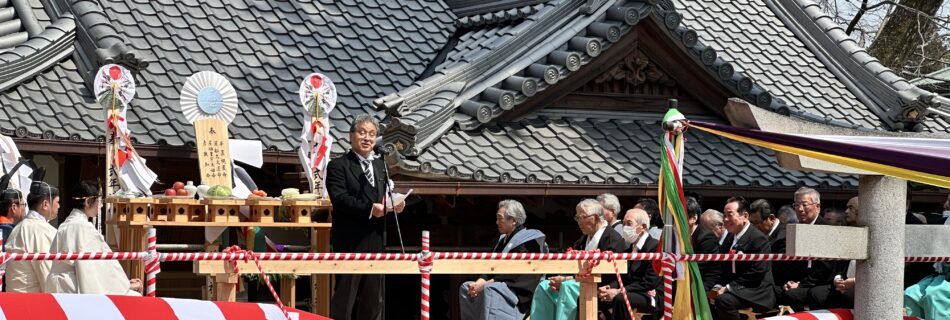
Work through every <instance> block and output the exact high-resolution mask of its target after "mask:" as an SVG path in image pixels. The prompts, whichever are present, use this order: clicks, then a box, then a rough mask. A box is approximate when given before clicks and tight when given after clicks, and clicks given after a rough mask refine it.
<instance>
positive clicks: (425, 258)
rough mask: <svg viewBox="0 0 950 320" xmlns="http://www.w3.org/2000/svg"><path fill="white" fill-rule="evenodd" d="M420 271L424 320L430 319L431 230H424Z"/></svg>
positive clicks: (420, 254)
mask: <svg viewBox="0 0 950 320" xmlns="http://www.w3.org/2000/svg"><path fill="white" fill-rule="evenodd" d="M418 257H419V273H420V274H421V275H422V277H421V278H422V304H421V313H422V320H429V299H430V298H429V289H430V285H431V282H430V273H431V272H432V253H431V252H429V231H428V230H426V231H422V252H420V253H419V255H418Z"/></svg>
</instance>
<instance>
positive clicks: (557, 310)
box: [531, 199, 629, 320]
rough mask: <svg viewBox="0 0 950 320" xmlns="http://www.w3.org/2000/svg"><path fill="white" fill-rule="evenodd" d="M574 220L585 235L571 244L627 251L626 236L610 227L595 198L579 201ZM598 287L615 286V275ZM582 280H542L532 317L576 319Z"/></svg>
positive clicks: (554, 277)
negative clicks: (579, 281)
mask: <svg viewBox="0 0 950 320" xmlns="http://www.w3.org/2000/svg"><path fill="white" fill-rule="evenodd" d="M574 209H575V215H574V221H576V222H577V227H578V228H579V229H581V233H583V235H582V236H581V238H580V239H577V241H575V242H574V245H573V246H572V247H571V248H573V249H574V250H578V251H581V250H583V251H592V250H600V251H611V252H624V251H627V249H628V248H629V247H628V246H627V245H626V243H624V240H623V237H622V236H621V235H620V234H619V233H617V231H615V230H614V229H612V228H608V227H607V221H606V220H605V219H604V209H603V207H601V205H600V202H598V201H597V200H595V199H584V200H581V202H580V203H578V204H577V207H575V208H574ZM602 279H603V281H601V282H600V284H598V287H603V286H611V287H614V286H616V284H615V282H616V281H617V279H616V278H613V279H611V277H603V278H602ZM578 296H580V283H578V282H577V281H575V280H574V279H573V276H553V277H549V278H548V279H547V280H544V281H541V283H539V284H538V287H537V288H536V289H535V290H534V297H533V298H532V300H531V318H532V319H545V320H548V319H564V320H567V319H576V318H577V298H578Z"/></svg>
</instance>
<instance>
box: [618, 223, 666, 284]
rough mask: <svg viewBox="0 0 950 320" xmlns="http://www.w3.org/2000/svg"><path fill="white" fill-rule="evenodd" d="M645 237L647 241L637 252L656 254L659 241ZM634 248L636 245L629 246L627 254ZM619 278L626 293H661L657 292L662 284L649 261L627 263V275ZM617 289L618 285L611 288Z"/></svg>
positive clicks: (648, 236)
mask: <svg viewBox="0 0 950 320" xmlns="http://www.w3.org/2000/svg"><path fill="white" fill-rule="evenodd" d="M646 237H647V240H646V241H644V242H643V248H640V250H639V251H637V252H642V253H648V252H656V247H657V246H659V245H660V241H659V240H656V239H654V238H653V237H651V236H650V235H649V234H647V235H646ZM634 246H636V243H634V244H633V245H632V246H630V250H628V252H633V248H634ZM621 277H622V278H623V284H624V290H626V291H627V292H635V293H643V294H646V293H647V291H650V290H657V293H658V294H659V293H660V292H661V291H660V290H658V289H660V285H661V284H662V282H661V281H660V276H659V275H657V274H656V270H653V263H652V261H650V260H630V261H627V274H625V275H621ZM619 287H620V285H619V284H615V285H614V286H612V288H615V289H616V288H619Z"/></svg>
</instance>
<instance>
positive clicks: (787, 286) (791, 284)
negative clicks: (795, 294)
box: [785, 281, 798, 291]
mask: <svg viewBox="0 0 950 320" xmlns="http://www.w3.org/2000/svg"><path fill="white" fill-rule="evenodd" d="M796 288H798V282H795V281H789V282H788V283H786V284H785V291H788V290H792V289H796Z"/></svg>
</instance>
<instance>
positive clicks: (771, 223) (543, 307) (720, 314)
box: [459, 187, 950, 319]
mask: <svg viewBox="0 0 950 320" xmlns="http://www.w3.org/2000/svg"><path fill="white" fill-rule="evenodd" d="M697 198H698V199H699V200H698V199H697ZM701 199H702V198H701V196H698V195H696V194H690V196H687V197H686V203H685V205H686V208H685V209H686V213H687V222H688V230H689V237H690V242H691V244H692V247H693V249H694V252H696V253H733V254H740V253H741V254H753V253H777V254H784V253H786V228H787V226H788V225H789V224H795V223H799V224H818V225H835V226H851V227H858V226H861V224H860V223H859V217H860V212H859V202H858V201H859V199H858V197H853V198H851V199H849V200H848V201H847V205H846V207H845V208H844V209H840V208H835V207H828V208H823V207H822V203H821V195H820V194H819V192H818V191H816V190H814V189H812V188H807V187H804V188H800V189H799V190H797V191H796V192H795V193H794V195H793V196H792V203H791V204H790V205H783V206H781V207H778V209H776V207H774V206H773V205H772V204H771V203H769V201H767V200H765V199H757V200H754V201H751V202H749V201H747V200H746V199H744V198H742V197H732V198H729V199H728V200H727V201H726V202H725V203H724V204H723V207H722V211H719V210H716V209H706V210H705V211H704V210H703V207H702V205H701V202H702V200H701ZM944 206H945V210H946V211H945V213H944V216H950V196H948V198H947V201H946V203H945V204H944ZM525 219H526V215H525V212H524V208H523V206H522V205H521V204H520V203H519V202H518V201H515V200H504V201H502V202H501V203H499V204H498V211H497V212H496V216H495V222H496V224H497V226H498V231H499V233H500V234H499V236H498V239H497V240H496V241H495V242H494V243H493V244H492V248H493V249H492V250H493V252H547V244H546V243H545V236H544V234H543V233H542V232H541V231H538V230H534V229H527V228H526V227H525ZM945 219H946V217H944V220H945ZM574 220H575V221H576V223H577V227H578V229H579V230H580V231H581V234H582V235H581V237H580V238H579V239H577V241H575V242H574V243H573V245H572V246H571V248H572V249H574V250H600V251H611V252H634V253H635V252H656V251H657V247H658V246H659V243H660V241H659V240H660V237H662V232H663V222H662V219H659V209H658V206H657V203H656V201H654V200H651V199H640V200H638V201H637V202H636V205H635V206H634V208H632V209H629V210H627V211H622V209H621V207H620V201H619V199H618V198H617V197H616V196H614V195H612V194H602V195H600V196H598V197H597V198H596V199H584V200H582V201H581V202H580V203H578V204H577V206H576V208H575V216H574ZM940 222H941V223H944V221H943V220H941V221H940ZM947 223H948V224H950V221H948V222H947ZM698 266H699V270H700V274H701V277H702V279H703V287H704V288H705V289H706V291H707V293H708V298H709V300H710V307H711V308H712V312H713V315H714V317H715V318H716V319H740V310H743V309H751V310H753V312H756V313H759V314H765V313H769V312H775V311H776V310H777V309H778V308H779V306H787V307H789V308H790V309H792V310H795V311H802V310H817V309H830V308H853V306H854V291H855V290H854V288H855V283H856V282H857V281H860V279H856V278H855V266H856V262H855V261H853V260H851V261H847V260H845V261H776V262H768V261H738V262H731V261H729V262H714V261H710V262H701V263H698ZM929 268H930V269H929V270H930V274H929V275H927V276H926V277H925V278H923V279H922V280H920V281H915V282H914V283H910V284H908V286H909V287H908V288H907V290H906V292H905V305H906V306H907V314H909V315H916V316H921V315H926V316H928V318H933V317H937V318H939V317H950V311H947V310H948V309H950V308H946V307H947V305H948V303H947V301H946V300H947V299H946V297H948V296H950V295H948V293H950V282H948V281H950V278H948V277H950V264H937V265H936V266H934V265H933V264H929ZM574 277H575V275H547V276H545V277H539V276H536V275H523V276H512V275H505V276H502V275H494V276H492V275H483V276H480V277H478V278H477V279H475V280H474V281H470V282H466V283H464V284H463V285H462V287H461V288H460V291H459V293H460V297H459V299H460V304H461V311H462V319H524V318H526V317H528V316H530V318H531V319H576V318H577V313H578V297H579V293H580V284H579V283H578V282H577V280H576V279H574ZM621 279H622V280H623V286H622V287H621V286H620V283H619V282H618V281H617V279H616V278H615V277H611V276H604V277H602V281H601V282H600V283H599V284H598V289H597V298H598V300H599V301H598V310H599V312H600V316H601V319H630V315H629V314H628V313H627V310H626V305H625V301H624V299H623V295H622V293H626V296H627V298H628V299H629V301H630V305H631V307H632V308H633V309H634V310H635V311H636V313H638V314H639V315H642V316H643V319H657V318H660V317H659V316H657V315H659V314H662V307H663V306H662V294H663V293H662V279H661V277H660V276H659V275H658V274H657V272H656V271H655V270H654V268H653V266H652V264H651V263H650V262H648V261H639V260H631V261H628V263H627V272H626V274H623V275H622V278H621ZM941 312H942V313H941Z"/></svg>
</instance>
